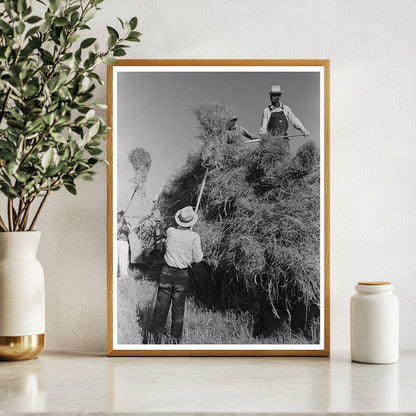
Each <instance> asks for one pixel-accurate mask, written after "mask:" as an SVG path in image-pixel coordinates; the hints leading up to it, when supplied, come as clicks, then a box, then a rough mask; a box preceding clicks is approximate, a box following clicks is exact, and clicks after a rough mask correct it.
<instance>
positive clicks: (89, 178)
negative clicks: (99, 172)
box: [78, 172, 95, 181]
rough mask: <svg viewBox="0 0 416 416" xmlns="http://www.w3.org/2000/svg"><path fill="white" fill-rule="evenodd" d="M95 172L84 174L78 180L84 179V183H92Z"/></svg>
mask: <svg viewBox="0 0 416 416" xmlns="http://www.w3.org/2000/svg"><path fill="white" fill-rule="evenodd" d="M94 173H95V172H82V173H80V174H79V175H78V178H80V179H83V180H84V181H92V180H93V179H94V178H93V174H94Z"/></svg>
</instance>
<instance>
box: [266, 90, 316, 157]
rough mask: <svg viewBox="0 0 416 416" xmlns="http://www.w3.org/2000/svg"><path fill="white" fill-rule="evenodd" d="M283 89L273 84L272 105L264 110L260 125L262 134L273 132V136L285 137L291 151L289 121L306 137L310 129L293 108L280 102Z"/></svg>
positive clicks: (286, 144)
mask: <svg viewBox="0 0 416 416" xmlns="http://www.w3.org/2000/svg"><path fill="white" fill-rule="evenodd" d="M282 93H283V91H282V90H281V88H280V85H272V87H271V89H270V91H269V95H270V102H271V105H269V106H268V107H266V108H265V109H264V111H263V117H262V121H261V125H260V136H265V135H266V134H271V135H272V136H279V137H283V139H284V143H285V146H287V151H288V152H289V138H288V137H287V130H288V128H289V121H290V123H291V124H292V125H293V127H294V128H295V129H297V130H299V131H300V132H301V133H302V134H303V135H304V136H305V137H306V136H309V131H308V130H306V129H305V127H303V124H302V123H301V121H300V120H299V119H298V118H297V117H296V116H295V115H294V114H293V112H292V110H291V109H290V108H289V107H288V106H287V105H285V104H282V103H281V102H280V96H281V95H282Z"/></svg>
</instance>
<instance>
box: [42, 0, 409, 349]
mask: <svg viewBox="0 0 416 416" xmlns="http://www.w3.org/2000/svg"><path fill="white" fill-rule="evenodd" d="M134 15H137V16H138V18H139V28H138V29H139V30H140V31H141V32H143V37H142V43H140V44H137V45H134V47H132V48H131V49H129V51H128V55H127V58H131V59H133V58H142V59H145V58H148V59H150V58H159V59H173V58H182V59H186V58H196V59H204V58H205V59H207V58H234V59H240V58H248V59H252V58H257V59H291V58H293V59H303V58H308V59H330V60H331V134H330V136H331V139H330V142H331V210H330V211H331V347H332V349H334V350H339V349H349V299H350V296H351V295H352V294H353V292H354V284H355V282H357V281H358V280H388V281H392V282H393V283H394V285H395V288H396V289H395V293H396V294H397V295H398V296H399V299H400V313H401V315H400V329H401V333H400V343H401V348H402V349H416V332H415V331H414V327H415V325H416V221H415V214H416V186H415V184H416V169H415V161H416V117H415V114H416V99H415V97H416V47H415V38H416V26H415V25H414V22H415V21H416V2H415V1H414V0H407V1H406V0H394V1H393V0H357V1H354V2H350V1H346V0H317V1H313V2H312V1H306V0H294V1H290V2H283V1H279V0H257V1H255V2H253V1H248V0H239V1H237V0H228V1H223V2H219V1H216V0H205V1H189V0H188V1H185V0H164V1H155V0H141V1H127V0H124V1H115V0H106V1H105V2H104V3H102V10H101V11H100V12H99V13H98V14H97V17H96V19H95V21H92V24H91V28H92V31H93V34H94V36H96V37H97V38H98V39H99V40H100V42H101V44H104V43H105V40H106V25H112V26H116V25H117V23H116V17H117V16H119V17H121V18H122V19H124V20H126V19H129V18H131V17H132V16H134ZM100 70H101V71H102V73H103V74H105V67H104V66H103V67H102V68H100ZM96 100H97V102H105V100H106V89H105V87H103V88H101V89H100V90H98V91H97V97H96ZM39 228H40V229H41V230H42V232H43V235H42V242H41V248H40V251H39V259H40V260H41V262H42V263H43V265H44V268H45V274H46V300H47V304H46V313H47V322H46V329H47V345H46V348H47V349H48V350H104V349H105V342H106V306H107V301H106V278H107V276H106V275H107V271H106V244H107V236H106V171H105V167H104V166H102V167H101V168H100V169H99V174H98V176H97V177H96V180H95V181H94V182H83V183H80V185H79V188H78V196H77V197H74V196H72V195H70V194H68V193H65V192H60V193H58V194H54V195H53V196H51V198H50V201H49V206H47V207H46V210H45V211H44V214H43V217H42V218H41V221H40V223H39Z"/></svg>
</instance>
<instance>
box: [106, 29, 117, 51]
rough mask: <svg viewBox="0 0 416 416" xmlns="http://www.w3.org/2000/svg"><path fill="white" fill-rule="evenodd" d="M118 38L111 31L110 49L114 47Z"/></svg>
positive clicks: (109, 38) (108, 43) (108, 44)
mask: <svg viewBox="0 0 416 416" xmlns="http://www.w3.org/2000/svg"><path fill="white" fill-rule="evenodd" d="M117 41H118V38H117V36H116V35H114V34H113V33H110V36H109V37H108V40H107V46H108V49H113V47H114V46H115V45H116V44H117Z"/></svg>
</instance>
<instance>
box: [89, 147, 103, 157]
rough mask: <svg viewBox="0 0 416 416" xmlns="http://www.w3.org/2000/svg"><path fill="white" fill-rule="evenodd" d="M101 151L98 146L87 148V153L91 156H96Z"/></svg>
mask: <svg viewBox="0 0 416 416" xmlns="http://www.w3.org/2000/svg"><path fill="white" fill-rule="evenodd" d="M102 152H103V151H102V150H101V149H99V148H98V147H91V148H90V149H88V153H89V154H90V155H91V156H98V155H100V154H101V153H102Z"/></svg>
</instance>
